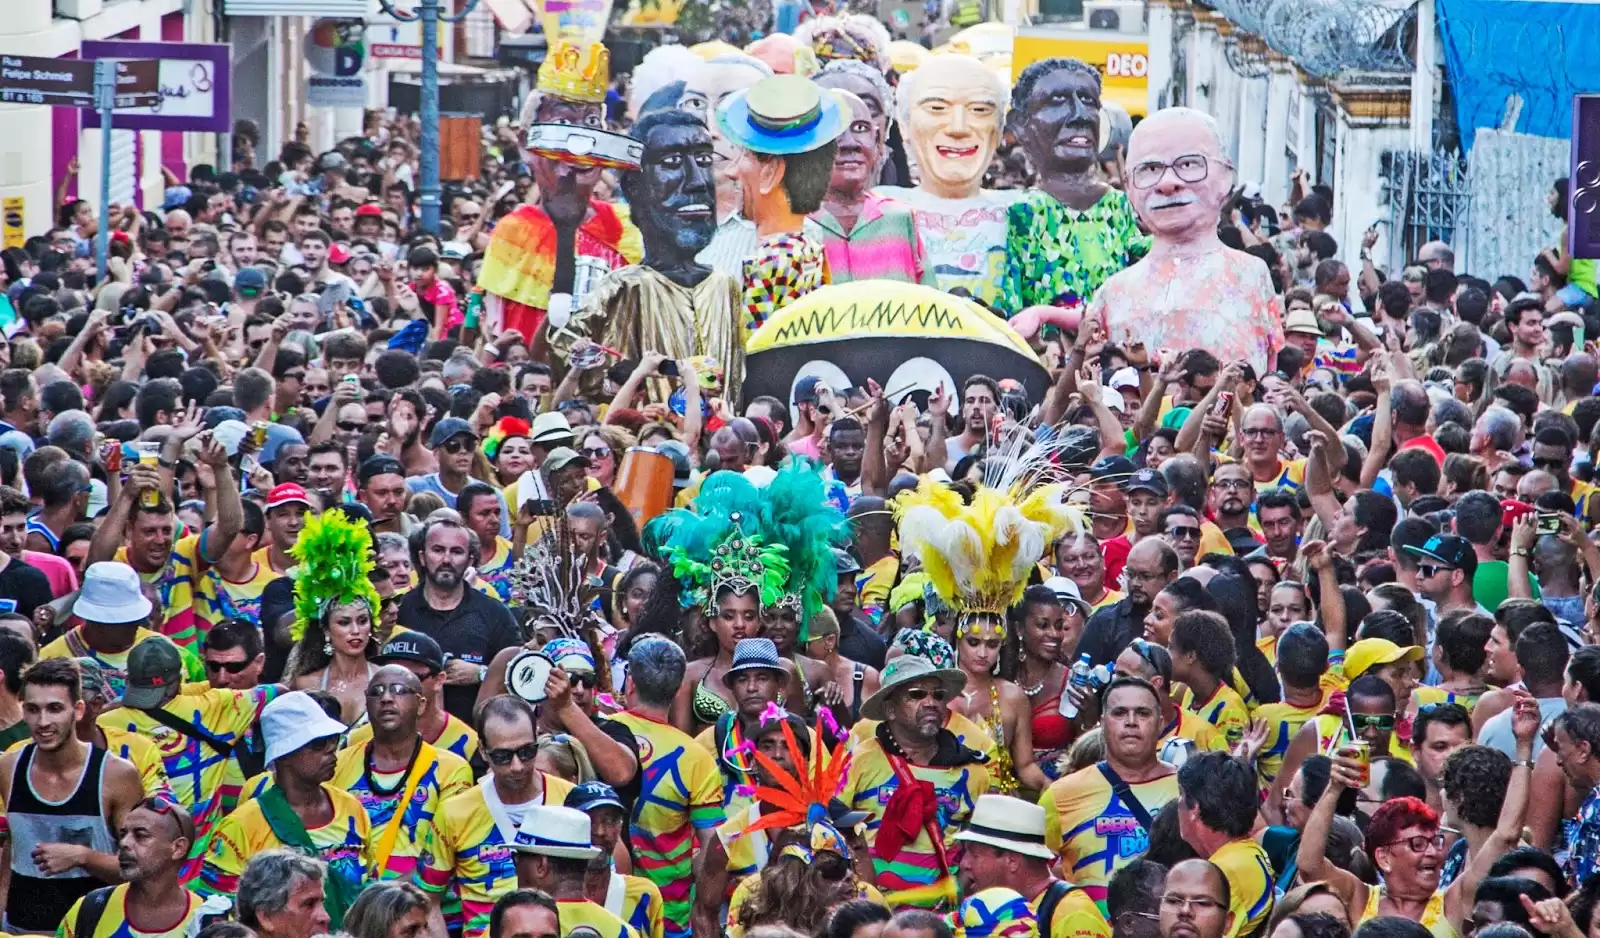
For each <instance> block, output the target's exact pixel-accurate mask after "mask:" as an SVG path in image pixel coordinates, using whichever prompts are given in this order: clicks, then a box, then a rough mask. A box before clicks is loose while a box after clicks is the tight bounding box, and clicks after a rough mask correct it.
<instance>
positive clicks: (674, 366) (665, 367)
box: [656, 358, 678, 378]
mask: <svg viewBox="0 0 1600 938" xmlns="http://www.w3.org/2000/svg"><path fill="white" fill-rule="evenodd" d="M656 374H658V375H660V376H662V377H663V378H676V377H677V376H678V363H677V362H675V361H673V360H672V359H670V358H669V359H667V360H666V361H664V362H662V363H661V364H660V365H657V366H656Z"/></svg>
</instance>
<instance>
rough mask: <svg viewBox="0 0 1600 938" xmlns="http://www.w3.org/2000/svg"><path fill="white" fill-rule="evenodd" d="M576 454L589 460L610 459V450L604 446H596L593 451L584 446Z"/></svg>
mask: <svg viewBox="0 0 1600 938" xmlns="http://www.w3.org/2000/svg"><path fill="white" fill-rule="evenodd" d="M578 452H580V453H582V454H583V455H585V456H587V457H589V458H590V459H609V458H610V457H611V450H610V449H608V448H607V447H604V446H596V447H594V448H593V449H591V448H589V447H587V446H585V447H584V448H583V449H581V450H579V451H578Z"/></svg>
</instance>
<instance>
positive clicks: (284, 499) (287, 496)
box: [267, 482, 312, 511]
mask: <svg viewBox="0 0 1600 938" xmlns="http://www.w3.org/2000/svg"><path fill="white" fill-rule="evenodd" d="M295 504H299V505H304V506H306V507H307V508H310V507H312V506H311V498H310V496H308V495H306V490H305V489H303V488H301V487H300V486H298V485H296V484H295V483H293V482H284V483H283V484H281V485H274V486H273V487H272V491H270V492H268V493H267V510H268V511H271V510H272V509H274V508H282V507H283V506H284V505H295Z"/></svg>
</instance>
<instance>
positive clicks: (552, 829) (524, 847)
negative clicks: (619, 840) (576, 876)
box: [511, 805, 600, 860]
mask: <svg viewBox="0 0 1600 938" xmlns="http://www.w3.org/2000/svg"><path fill="white" fill-rule="evenodd" d="M589 832H590V827H589V815H587V814H584V813H583V812H582V811H579V810H578V809H577V808H565V807H561V808H558V807H553V806H550V805H534V806H533V807H531V808H529V809H528V813H527V815H526V816H525V817H524V818H523V819H522V826H521V827H519V828H517V837H516V840H515V842H514V843H512V845H511V847H512V849H513V850H516V851H518V852H520V853H537V854H542V855H544V856H547V857H562V858H565V859H568V860H592V859H594V858H595V857H597V856H599V855H600V848H599V847H596V846H595V845H594V841H593V840H592V839H591V837H590V833H589Z"/></svg>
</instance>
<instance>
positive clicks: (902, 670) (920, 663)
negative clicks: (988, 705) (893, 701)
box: [861, 655, 967, 720]
mask: <svg viewBox="0 0 1600 938" xmlns="http://www.w3.org/2000/svg"><path fill="white" fill-rule="evenodd" d="M929 677H933V678H938V679H939V681H940V682H941V683H943V684H944V687H945V690H946V691H948V692H949V693H950V696H952V697H953V696H955V695H956V694H959V693H961V689H962V688H963V687H966V686H967V675H966V673H965V672H964V671H961V670H960V669H958V668H939V667H935V666H934V664H933V662H931V661H929V660H928V659H926V658H923V657H920V656H918V655H901V656H900V657H898V658H895V659H894V660H892V661H890V662H889V663H888V664H886V665H884V666H883V676H882V680H883V683H882V685H881V686H880V687H879V688H878V690H877V693H875V694H873V695H872V696H871V697H868V698H867V700H866V703H863V704H862V705H861V715H862V716H863V717H866V718H867V719H869V720H881V719H883V708H884V707H885V706H886V705H887V704H888V703H889V696H890V695H891V694H893V693H894V692H895V691H896V690H898V689H899V688H901V687H904V686H905V685H907V684H910V683H911V682H913V681H920V680H922V679H923V678H929Z"/></svg>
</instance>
